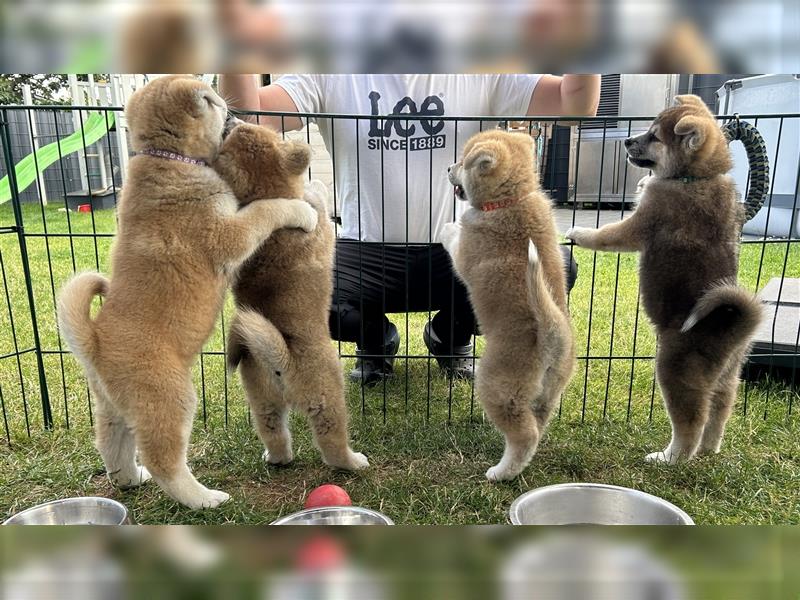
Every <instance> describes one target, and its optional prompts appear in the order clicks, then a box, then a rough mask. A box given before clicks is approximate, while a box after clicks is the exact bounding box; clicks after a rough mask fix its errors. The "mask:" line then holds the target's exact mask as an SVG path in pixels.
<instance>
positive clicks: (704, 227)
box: [566, 95, 762, 463]
mask: <svg viewBox="0 0 800 600" xmlns="http://www.w3.org/2000/svg"><path fill="white" fill-rule="evenodd" d="M676 100H677V106H674V107H671V108H668V109H667V110H665V111H663V112H662V113H661V114H660V115H659V116H658V117H657V118H656V120H655V121H654V122H653V124H652V125H651V126H650V128H649V130H648V131H647V132H646V133H644V134H642V135H640V136H637V137H633V138H629V139H627V140H626V141H625V146H626V149H627V151H628V160H629V161H630V162H631V164H633V165H635V166H638V167H644V168H649V169H651V170H652V171H653V176H652V177H651V178H650V179H649V180H648V182H647V185H646V186H645V187H644V189H643V191H642V194H641V197H640V199H639V206H638V208H637V210H636V212H634V213H633V215H631V216H630V217H628V218H627V219H625V220H624V221H621V222H619V223H614V224H612V225H606V226H605V227H602V228H601V229H597V230H593V229H586V228H583V227H574V228H572V229H570V230H569V231H568V232H567V234H566V235H567V237H568V238H570V239H572V240H573V241H574V242H575V243H576V244H577V245H578V246H581V247H584V248H589V249H592V250H610V251H619V252H625V251H627V252H634V251H638V252H640V260H639V278H640V281H641V290H642V301H643V304H644V307H645V310H646V312H647V314H648V316H649V317H650V320H651V321H652V322H653V325H654V327H655V329H656V333H657V334H658V351H657V354H656V377H657V379H658V382H659V385H660V387H661V392H662V396H663V397H664V403H665V405H666V407H667V412H668V413H669V417H670V420H671V422H672V441H671V442H670V444H669V445H668V446H667V447H666V448H665V449H664V450H663V451H661V452H654V453H652V454H649V455H648V456H647V459H648V460H650V461H659V462H668V463H675V462H677V461H679V460H688V459H690V458H692V457H693V456H694V455H695V454H697V453H701V454H704V453H715V452H718V451H719V448H720V444H721V442H722V437H723V434H724V431H725V424H726V422H727V420H728V417H729V416H730V414H731V411H732V409H733V403H734V399H735V397H736V390H737V387H738V382H739V371H740V369H741V365H742V363H743V362H744V359H745V357H746V355H747V350H748V348H749V345H750V338H751V337H752V334H753V332H754V331H755V329H756V327H757V325H758V323H759V321H760V319H761V316H762V312H761V306H760V304H759V302H758V300H757V299H756V298H755V296H754V295H753V294H751V293H750V292H748V291H747V290H745V289H744V288H741V287H739V286H738V285H737V283H736V276H737V272H738V261H739V252H738V249H739V237H740V232H741V226H742V221H743V217H744V211H743V208H742V206H741V205H740V204H739V202H738V201H737V196H736V191H735V187H734V183H733V181H732V180H731V179H730V178H729V177H728V176H726V173H727V171H728V170H730V167H731V157H730V152H729V150H728V145H727V140H726V139H725V136H724V135H723V133H722V131H721V130H720V128H719V127H718V126H717V124H716V122H715V120H714V119H713V117H712V115H711V113H710V111H709V110H708V108H707V107H706V105H705V104H704V103H703V101H702V100H701V99H700V98H698V97H697V96H690V95H689V96H678V97H677V98H676Z"/></svg>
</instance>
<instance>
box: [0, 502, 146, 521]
mask: <svg viewBox="0 0 800 600" xmlns="http://www.w3.org/2000/svg"><path fill="white" fill-rule="evenodd" d="M130 522H131V521H130V518H129V517H128V509H127V508H125V506H123V505H122V504H120V503H119V502H117V501H115V500H109V499H108V498H97V497H92V496H89V497H86V498H65V499H64V500H54V501H52V502H46V503H45V504H39V505H38V506H34V507H33V508H29V509H27V510H23V511H22V512H19V513H17V514H15V515H14V516H13V517H11V518H10V519H8V520H7V521H6V522H5V523H3V525H128V524H130Z"/></svg>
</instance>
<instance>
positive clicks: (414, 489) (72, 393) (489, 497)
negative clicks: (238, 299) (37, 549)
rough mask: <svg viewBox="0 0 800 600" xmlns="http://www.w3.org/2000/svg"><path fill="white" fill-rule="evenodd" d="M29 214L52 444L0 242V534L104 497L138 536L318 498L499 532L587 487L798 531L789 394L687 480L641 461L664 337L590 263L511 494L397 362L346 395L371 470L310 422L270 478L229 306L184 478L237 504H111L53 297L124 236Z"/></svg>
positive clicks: (462, 388)
mask: <svg viewBox="0 0 800 600" xmlns="http://www.w3.org/2000/svg"><path fill="white" fill-rule="evenodd" d="M23 210H24V223H25V228H26V233H28V234H33V235H28V236H27V237H26V241H27V245H28V253H29V262H30V269H31V280H32V292H33V295H34V299H35V308H36V317H37V318H36V322H37V325H38V329H39V336H40V339H41V344H42V348H43V349H44V350H45V352H46V354H45V359H44V362H45V371H46V380H47V387H48V392H49V396H50V403H51V405H52V410H53V416H54V420H55V428H54V430H53V431H44V430H43V427H42V409H41V393H40V389H39V379H38V374H37V369H36V358H35V354H34V353H33V352H31V351H30V349H31V348H33V347H34V343H33V330H32V320H31V316H30V309H29V306H28V301H27V291H26V286H25V278H24V274H23V271H22V266H21V260H20V253H19V244H18V240H17V235H16V233H13V232H11V233H0V259H1V260H2V263H3V264H2V266H3V269H2V270H3V275H4V279H3V282H2V293H0V356H3V357H5V358H0V398H1V399H2V408H3V424H2V425H0V436H2V440H3V442H4V445H3V446H2V447H0V517H2V518H4V517H5V516H7V515H10V514H12V513H14V512H16V511H18V510H20V509H22V508H25V507H28V506H30V505H32V504H35V503H38V502H43V501H46V500H50V499H54V498H59V497H65V496H70V495H76V494H94V495H106V496H110V497H114V498H117V499H119V500H121V501H122V502H124V503H125V504H126V505H127V506H128V507H129V508H130V509H132V512H133V517H134V519H135V520H136V521H137V522H139V523H148V524H157V523H227V522H235V523H267V522H270V521H272V520H273V519H275V518H277V517H278V516H280V515H282V514H286V513H288V512H293V511H295V510H297V509H299V508H300V507H301V506H302V502H303V498H304V497H305V495H306V494H307V493H308V492H309V491H310V490H311V489H312V488H313V487H315V486H317V485H319V484H321V483H324V482H334V483H338V484H339V485H342V486H344V487H345V488H346V489H347V490H348V492H349V493H350V495H351V497H352V498H353V500H354V502H355V503H357V504H360V505H363V506H367V507H372V508H376V509H378V510H381V511H383V512H385V513H386V514H388V515H389V516H391V517H392V518H393V519H394V520H395V522H396V523H398V524H428V523H430V524H451V523H502V522H505V520H506V511H507V509H508V507H509V505H510V503H511V501H512V500H513V499H514V498H515V497H516V496H517V495H519V494H520V493H522V492H523V491H525V490H528V489H530V488H532V487H536V486H541V485H547V484H551V483H559V482H566V481H593V482H606V483H612V484H618V485H625V486H631V487H636V488H638V489H641V490H644V491H646V492H650V493H654V494H657V495H659V496H662V497H664V498H666V499H668V500H670V501H672V502H674V503H676V504H678V505H679V506H681V507H682V508H683V509H684V510H686V511H687V512H688V513H689V514H690V515H691V516H692V517H693V518H694V519H695V520H696V522H698V523H726V524H727V523H794V524H797V523H800V491H798V486H797V481H800V436H798V419H797V417H796V412H797V411H796V407H797V404H798V402H799V401H800V396H799V395H798V393H797V391H793V390H791V389H790V388H788V387H787V386H786V385H785V384H783V383H780V382H777V381H772V382H761V383H759V384H756V385H752V384H750V385H744V384H743V385H742V390H741V394H740V402H739V405H738V406H737V410H736V413H735V414H734V416H733V417H732V418H731V421H730V425H729V427H728V434H727V436H726V440H725V444H724V446H723V451H722V453H721V454H720V455H718V456H716V457H711V458H703V459H699V460H697V461H694V462H692V463H690V464H687V465H680V466H676V467H664V466H654V465H649V464H645V463H644V461H643V457H644V455H645V454H646V453H648V452H651V451H653V450H659V449H662V448H663V447H664V446H665V445H666V443H667V442H668V440H669V422H668V420H667V418H666V416H665V413H664V409H663V406H662V404H661V399H660V394H659V391H658V389H657V386H654V381H653V365H652V360H651V357H652V356H653V354H654V351H655V340H654V336H653V333H652V330H651V328H650V326H649V323H648V322H647V319H646V317H645V316H644V314H643V313H642V312H640V310H639V307H638V302H637V296H638V294H637V275H636V257H635V256H632V255H619V256H618V255H616V254H597V255H594V254H592V253H590V252H587V251H583V250H580V249H577V250H576V251H575V252H576V257H577V260H578V262H579V264H580V273H579V278H578V283H577V286H576V288H575V289H574V290H573V293H572V296H571V305H570V307H571V312H572V316H573V324H574V328H575V333H576V341H577V343H576V346H577V351H578V355H579V357H583V358H580V359H579V361H578V368H577V370H576V373H575V376H574V377H573V380H572V382H571V384H570V386H569V388H568V389H567V391H566V393H565V394H564V397H563V401H562V405H561V407H560V410H559V415H558V417H556V418H555V420H554V422H553V424H552V426H551V428H550V430H549V432H548V434H547V436H546V438H545V439H544V441H543V443H542V444H541V446H540V451H539V453H538V455H537V456H536V458H535V459H534V461H533V463H532V465H531V467H530V468H529V469H528V470H527V471H525V473H524V474H523V475H522V476H521V477H520V478H518V479H517V480H515V481H513V482H510V483H505V484H489V483H487V482H486V481H485V479H484V475H483V474H484V472H485V471H486V469H487V468H488V467H489V466H491V465H492V464H494V463H495V462H496V461H497V460H498V459H499V457H500V455H501V453H502V446H503V444H502V438H501V436H500V435H499V434H498V433H497V431H496V430H495V429H494V428H493V427H492V426H491V425H490V424H489V423H487V422H485V421H484V419H483V416H482V412H481V410H480V406H479V404H478V402H477V399H476V398H475V397H474V394H473V392H472V387H471V386H470V385H469V384H467V383H463V382H455V383H451V382H449V381H448V380H447V379H446V378H444V377H443V376H442V375H441V374H440V373H439V370H438V368H437V366H436V364H435V362H434V361H429V360H427V359H416V360H408V361H405V360H399V361H398V364H397V368H396V371H397V373H396V376H395V377H394V378H393V379H392V380H391V381H389V382H388V383H387V385H386V389H385V393H384V389H383V387H382V386H379V387H377V388H374V389H370V390H366V391H362V390H361V389H360V387H359V386H355V385H352V386H350V387H349V388H348V402H349V404H350V408H351V415H352V418H351V430H352V437H353V445H354V447H355V448H356V449H357V450H359V451H362V452H364V453H366V454H367V455H368V456H369V458H370V462H371V464H372V467H371V468H370V469H369V470H368V471H366V472H364V473H359V474H350V473H343V472H334V471H331V470H330V469H328V468H327V467H325V466H324V465H323V464H322V462H321V460H320V458H319V455H318V453H317V452H316V450H315V449H314V448H313V447H312V444H311V440H310V435H309V431H308V428H307V426H306V424H305V423H304V422H303V420H302V419H294V420H293V423H292V430H293V433H294V434H295V449H296V452H295V454H296V460H295V463H294V464H293V465H291V466H289V467H283V468H267V467H266V466H265V465H264V464H263V463H262V462H261V458H260V457H261V452H262V447H261V445H260V442H259V441H258V439H257V437H256V434H255V433H254V431H253V430H252V428H251V427H250V424H249V422H248V415H247V410H246V406H245V402H244V399H243V396H242V391H241V386H240V384H239V382H238V377H237V376H229V375H228V374H226V372H225V370H224V365H223V357H222V355H221V351H222V348H223V327H222V323H224V322H226V321H227V319H228V318H229V317H230V311H231V308H232V306H231V303H230V301H229V302H228V304H227V305H226V309H225V314H224V315H223V318H222V319H221V323H220V327H219V328H218V329H217V331H215V333H214V335H213V336H212V338H211V339H210V340H209V342H208V345H207V348H206V350H207V352H208V353H207V354H206V355H205V356H203V357H202V359H201V360H200V361H198V365H197V368H196V370H195V376H196V384H197V389H198V393H199V395H200V396H201V398H202V400H201V405H200V407H199V408H198V416H197V422H196V426H195V431H194V434H193V439H192V446H191V450H190V462H191V465H192V468H193V469H194V472H195V473H196V475H197V476H198V478H199V479H200V480H201V481H203V482H204V483H205V484H207V485H209V486H213V487H217V488H220V489H224V490H225V491H227V492H229V493H231V495H232V501H231V502H229V503H227V504H226V505H224V506H223V507H221V508H220V509H219V510H216V511H206V512H192V511H190V510H187V509H184V508H183V507H181V506H179V505H177V504H175V503H174V502H172V501H171V500H169V499H168V498H167V497H166V496H165V495H164V494H163V493H161V492H160V491H159V490H158V488H157V487H156V486H155V485H152V484H148V485H146V486H144V487H143V488H141V489H139V490H136V491H130V492H120V491H117V490H114V489H113V488H111V487H110V486H109V484H108V483H107V480H106V478H105V476H104V474H103V465H102V462H101V460H100V457H99V455H98V454H97V452H96V451H95V450H94V448H93V446H92V434H91V408H90V402H89V398H88V395H87V391H86V386H85V384H84V381H83V377H82V375H81V373H80V370H79V369H78V367H77V365H76V363H75V362H74V360H73V359H72V357H71V356H70V355H66V354H61V353H60V351H61V350H62V349H63V346H61V345H60V341H59V338H58V335H57V331H56V325H55V312H54V308H53V297H54V292H55V291H56V290H57V289H58V288H59V286H60V285H61V284H62V283H63V281H64V280H65V279H66V278H67V277H68V276H69V275H70V273H72V271H73V269H77V270H82V269H96V268H98V267H99V268H100V269H101V270H103V271H107V268H108V256H109V248H110V243H111V238H110V237H103V238H99V239H97V240H96V242H95V239H94V238H93V237H91V236H89V237H83V236H85V235H86V234H91V233H93V232H95V231H96V232H97V233H99V234H109V233H113V231H114V229H115V221H114V213H113V212H112V211H99V212H96V213H93V214H85V213H80V214H74V213H70V214H69V215H67V214H66V213H64V212H63V211H59V210H58V207H55V206H51V207H49V208H47V209H46V210H45V211H44V215H45V217H46V218H44V219H43V214H42V211H41V209H40V208H39V207H38V206H25V207H23ZM68 220H69V222H68ZM13 221H14V219H13V215H12V213H11V210H10V207H8V206H2V207H0V228H2V227H3V226H8V225H12V224H13ZM45 223H46V228H47V232H48V233H50V234H65V233H67V232H68V231H69V229H70V228H71V230H72V233H73V236H72V237H48V238H45V237H39V236H37V235H36V234H38V233H43V232H44V231H45ZM789 246H790V247H789ZM787 248H788V249H787ZM787 252H788V255H787ZM48 257H49V260H48ZM784 270H785V275H786V276H787V277H800V245H798V244H791V245H787V244H785V243H777V244H765V245H761V244H750V245H746V246H744V247H743V250H742V254H741V272H740V278H741V281H742V282H743V283H744V284H745V285H747V286H748V287H749V288H750V289H760V288H761V287H763V286H764V285H765V283H766V282H767V281H768V280H769V279H770V278H772V277H780V276H781V274H782V273H783V272H784ZM9 307H10V310H9ZM590 316H591V318H590ZM392 319H393V321H394V322H395V323H396V324H397V326H398V329H399V330H400V332H401V336H402V338H403V347H401V353H406V351H407V353H408V354H412V355H420V354H426V351H425V347H424V344H423V343H422V335H421V332H422V327H423V325H424V323H425V320H426V319H427V314H411V315H409V316H408V317H406V316H405V315H394V316H393V317H392ZM12 320H13V323H12ZM341 350H342V353H343V354H352V353H353V350H354V348H353V347H352V346H351V345H348V344H343V345H342V346H341ZM17 351H20V352H23V354H22V355H21V356H20V357H19V358H17V357H16V356H13V354H14V353H15V352H17ZM478 352H480V340H479V343H478ZM9 354H10V355H11V356H6V355H9ZM609 356H611V357H612V358H611V359H608V357H609ZM585 357H589V358H588V360H587V359H586V358H585ZM631 357H634V358H633V359H632V358H631ZM343 363H344V368H345V369H346V370H349V369H350V367H351V366H352V360H351V359H345V360H344V361H343ZM792 404H793V405H794V407H795V408H794V409H793V410H792V412H791V413H790V406H792ZM68 425H69V427H67V426H68ZM6 442H8V443H6Z"/></svg>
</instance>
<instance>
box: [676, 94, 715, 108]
mask: <svg viewBox="0 0 800 600" xmlns="http://www.w3.org/2000/svg"><path fill="white" fill-rule="evenodd" d="M675 104H677V105H678V106H697V107H703V108H708V107H707V106H706V103H705V102H703V100H702V99H701V98H700V97H699V96H695V95H694V94H681V95H680V96H675Z"/></svg>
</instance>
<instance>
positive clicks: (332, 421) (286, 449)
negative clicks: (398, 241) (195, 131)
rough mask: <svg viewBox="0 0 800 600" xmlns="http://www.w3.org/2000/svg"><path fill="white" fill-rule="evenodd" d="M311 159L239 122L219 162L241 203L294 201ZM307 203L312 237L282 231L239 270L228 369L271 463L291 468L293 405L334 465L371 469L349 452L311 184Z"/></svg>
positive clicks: (321, 203) (326, 250) (327, 263)
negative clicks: (235, 374) (236, 374)
mask: <svg viewBox="0 0 800 600" xmlns="http://www.w3.org/2000/svg"><path fill="white" fill-rule="evenodd" d="M310 159H311V149H310V148H309V146H308V145H307V144H303V143H299V142H291V141H283V140H282V139H281V136H280V135H279V134H277V133H275V132H274V131H272V130H271V129H267V128H264V127H258V126H256V125H239V126H238V127H236V128H235V129H234V130H233V131H232V132H231V133H230V135H229V136H228V137H227V138H226V140H225V142H224V144H223V146H222V150H221V152H220V155H219V158H218V159H217V161H216V163H215V168H216V169H217V172H218V173H220V175H221V176H222V177H223V179H225V180H226V181H227V182H228V183H229V184H230V185H231V187H232V189H233V191H234V192H235V194H236V196H237V198H238V199H239V202H240V203H241V205H242V206H248V205H249V204H250V203H251V202H252V201H254V200H255V199H257V198H279V197H282V196H287V195H288V196H296V195H300V194H302V192H303V178H304V175H305V173H306V169H307V168H308V165H309V161H310ZM309 188H310V191H309V193H307V194H306V199H307V200H308V201H309V202H310V203H311V204H312V205H313V207H314V209H315V210H316V211H317V213H318V214H319V220H318V222H317V227H316V229H314V231H313V232H311V233H303V232H300V231H289V230H285V231H279V232H276V233H275V234H274V235H273V236H272V237H271V238H270V239H269V240H267V241H266V242H265V243H264V244H263V245H262V246H261V247H260V248H259V250H258V251H257V252H256V253H255V254H254V255H253V256H252V257H251V258H250V259H249V260H248V261H247V262H246V263H245V264H244V265H243V266H242V267H241V268H240V270H239V272H238V275H237V277H236V280H235V283H234V284H233V293H234V297H235V299H236V303H237V306H238V311H237V314H236V316H235V318H234V321H233V323H232V324H231V332H230V336H229V338H228V360H229V365H230V367H231V368H236V366H237V365H240V371H241V377H242V382H243V384H244V388H245V392H246V395H247V400H248V402H249V403H250V409H251V412H252V415H253V421H254V422H255V424H256V428H257V430H258V434H259V436H260V437H261V440H262V441H263V442H264V445H265V446H266V449H267V450H266V452H265V454H264V457H265V459H266V461H267V462H268V463H272V464H287V463H289V462H291V461H292V458H293V453H292V440H291V435H290V432H289V428H288V426H287V415H288V412H289V409H290V407H294V408H296V409H299V410H300V411H302V412H303V413H304V414H305V415H306V416H307V417H308V419H309V421H310V423H311V428H312V430H313V432H314V441H315V443H316V445H317V447H318V448H319V449H320V452H321V453H322V458H323V460H324V461H325V463H327V464H328V465H331V466H333V467H337V468H341V469H360V468H363V467H366V466H368V464H369V463H368V462H367V459H366V457H364V455H363V454H360V453H356V452H353V451H352V450H351V449H350V447H349V445H348V435H347V408H346V406H345V399H344V380H343V376H342V369H341V366H340V364H339V357H338V354H337V352H336V348H335V347H334V346H333V344H332V342H331V337H330V332H329V327H328V307H329V304H330V298H331V293H332V291H333V290H332V288H333V282H332V278H331V272H332V269H333V252H334V231H333V226H332V223H331V220H330V217H329V215H328V214H327V209H326V205H327V203H326V199H327V195H328V192H327V189H326V188H325V186H324V184H322V183H320V182H318V181H314V182H312V183H311V184H310V186H309Z"/></svg>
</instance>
